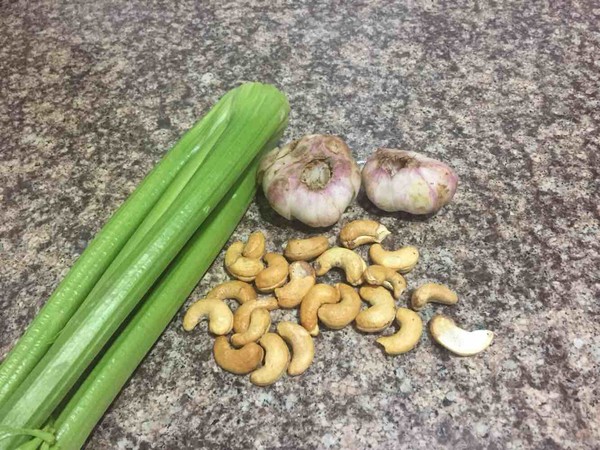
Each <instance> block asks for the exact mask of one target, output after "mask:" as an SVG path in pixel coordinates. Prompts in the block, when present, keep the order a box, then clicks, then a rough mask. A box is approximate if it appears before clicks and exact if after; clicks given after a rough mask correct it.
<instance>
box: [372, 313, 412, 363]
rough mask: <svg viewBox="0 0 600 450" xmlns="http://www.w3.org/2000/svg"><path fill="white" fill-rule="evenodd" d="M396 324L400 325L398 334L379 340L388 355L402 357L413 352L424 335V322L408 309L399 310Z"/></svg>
mask: <svg viewBox="0 0 600 450" xmlns="http://www.w3.org/2000/svg"><path fill="white" fill-rule="evenodd" d="M396 322H398V325H400V330H398V332H397V333H395V334H392V335H391V336H383V337H380V338H379V339H377V342H378V343H379V344H381V345H382V346H383V348H384V350H385V352H386V353H387V354H388V355H400V354H402V353H406V352H408V351H410V350H412V349H413V348H415V347H416V345H417V344H418V343H419V339H421V335H422V334H423V321H422V320H421V318H420V317H419V315H418V314H417V313H416V312H414V311H411V310H410V309H408V308H398V311H396Z"/></svg>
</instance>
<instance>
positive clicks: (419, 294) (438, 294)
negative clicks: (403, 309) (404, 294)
mask: <svg viewBox="0 0 600 450" xmlns="http://www.w3.org/2000/svg"><path fill="white" fill-rule="evenodd" d="M410 302H411V306H412V308H413V309H414V310H415V311H419V310H420V309H423V307H424V306H425V305H427V303H429V302H434V303H441V304H443V305H454V304H456V302H458V295H456V292H454V291H453V290H452V289H449V288H447V287H446V286H444V285H443V284H437V283H425V284H424V285H422V286H419V287H418V288H417V289H415V291H414V292H413V294H412V296H411V299H410Z"/></svg>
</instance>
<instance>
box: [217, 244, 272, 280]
mask: <svg viewBox="0 0 600 450" xmlns="http://www.w3.org/2000/svg"><path fill="white" fill-rule="evenodd" d="M243 249H244V243H243V242H242V241H236V242H234V243H233V244H231V245H230V246H229V248H228V249H227V251H226V252H225V268H226V269H227V271H228V272H229V273H230V274H231V275H232V276H233V277H234V278H237V279H238V280H242V281H252V280H254V278H255V277H256V275H258V273H259V272H260V271H261V270H263V269H264V268H265V266H264V264H263V263H262V261H261V260H260V259H253V258H246V257H245V256H242V251H243Z"/></svg>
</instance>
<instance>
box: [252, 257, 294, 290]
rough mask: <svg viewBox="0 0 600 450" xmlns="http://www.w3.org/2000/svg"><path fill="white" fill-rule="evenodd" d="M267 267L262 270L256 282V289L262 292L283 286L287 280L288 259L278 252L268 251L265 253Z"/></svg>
mask: <svg viewBox="0 0 600 450" xmlns="http://www.w3.org/2000/svg"><path fill="white" fill-rule="evenodd" d="M265 262H266V263H267V268H266V269H264V270H261V271H260V272H259V273H258V275H256V279H255V280H254V284H255V285H256V289H258V290H259V291H261V292H271V291H272V290H273V289H275V288H278V287H280V286H283V285H284V284H285V282H286V280H287V276H288V267H289V264H288V262H287V260H286V259H285V258H284V257H283V256H281V255H279V254H277V253H267V254H266V255H265Z"/></svg>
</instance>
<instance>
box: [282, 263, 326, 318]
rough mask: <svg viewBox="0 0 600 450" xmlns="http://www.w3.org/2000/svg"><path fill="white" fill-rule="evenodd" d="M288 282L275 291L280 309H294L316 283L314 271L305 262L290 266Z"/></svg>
mask: <svg viewBox="0 0 600 450" xmlns="http://www.w3.org/2000/svg"><path fill="white" fill-rule="evenodd" d="M289 270H290V282H289V283H288V284H286V285H285V286H283V287H280V288H277V289H275V297H277V301H278V302H279V307H280V308H295V307H296V306H298V305H299V304H300V302H301V301H302V299H303V298H304V296H305V295H306V294H307V293H308V291H309V290H310V288H311V287H313V286H314V285H315V283H316V279H317V277H316V275H315V269H313V268H312V266H311V265H310V264H309V263H307V262H306V261H295V262H293V263H291V264H290V268H289Z"/></svg>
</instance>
